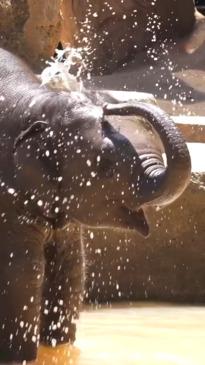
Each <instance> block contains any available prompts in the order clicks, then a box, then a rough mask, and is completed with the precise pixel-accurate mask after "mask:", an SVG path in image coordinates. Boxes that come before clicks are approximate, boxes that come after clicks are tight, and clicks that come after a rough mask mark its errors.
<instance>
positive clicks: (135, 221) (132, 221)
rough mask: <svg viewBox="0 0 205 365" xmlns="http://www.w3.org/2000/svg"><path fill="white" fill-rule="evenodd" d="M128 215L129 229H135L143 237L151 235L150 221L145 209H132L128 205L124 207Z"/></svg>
mask: <svg viewBox="0 0 205 365" xmlns="http://www.w3.org/2000/svg"><path fill="white" fill-rule="evenodd" d="M122 209H123V210H124V213H125V214H126V215H127V225H128V229H131V230H135V231H137V232H138V233H140V235H141V236H143V237H148V236H149V231H150V230H149V223H148V221H147V218H146V216H145V213H144V210H143V209H142V208H139V209H138V210H134V211H133V210H130V209H128V208H126V207H123V208H122Z"/></svg>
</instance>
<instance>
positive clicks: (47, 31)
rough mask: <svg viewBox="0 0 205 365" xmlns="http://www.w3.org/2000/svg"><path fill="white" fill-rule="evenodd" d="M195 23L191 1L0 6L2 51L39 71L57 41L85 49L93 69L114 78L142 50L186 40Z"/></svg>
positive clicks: (24, 1) (16, 0)
mask: <svg viewBox="0 0 205 365" xmlns="http://www.w3.org/2000/svg"><path fill="white" fill-rule="evenodd" d="M194 22H195V15H194V4H193V0H186V5H185V4H184V2H183V1H176V0H166V1H164V0H126V1H121V2H118V1H116V0H109V1H102V0H74V1H73V0H52V1H50V0H41V1H39V0H0V46H3V47H7V48H9V49H10V50H12V51H14V52H15V53H17V54H19V55H21V56H23V57H24V58H25V59H26V60H28V61H29V63H30V64H32V65H33V66H40V64H41V62H43V64H44V61H45V59H49V58H50V57H51V56H52V55H53V53H54V51H55V48H56V46H57V44H58V42H59V41H61V42H62V43H63V44H64V45H65V44H67V43H70V44H71V45H75V46H76V45H80V46H82V45H84V46H87V47H88V52H87V53H86V54H87V56H88V57H87V60H88V63H89V65H90V68H91V69H92V70H93V69H94V70H95V72H96V73H100V72H111V71H112V70H114V69H115V68H116V67H117V66H118V65H119V64H122V63H123V62H124V61H126V60H127V59H130V58H131V56H132V54H133V53H135V52H137V51H139V50H141V49H144V48H147V47H150V46H151V47H152V46H155V45H156V42H157V43H158V42H160V41H161V40H164V41H165V40H167V39H170V38H175V37H179V36H184V35H186V34H188V33H189V32H190V31H191V30H192V28H193V25H194Z"/></svg>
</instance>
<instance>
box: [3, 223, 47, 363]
mask: <svg viewBox="0 0 205 365" xmlns="http://www.w3.org/2000/svg"><path fill="white" fill-rule="evenodd" d="M46 235H47V229H46V228H43V227H40V226H37V225H34V224H20V222H19V221H17V220H16V219H14V218H13V217H12V218H11V219H9V218H7V220H4V221H3V219H2V216H1V221H0V364H5V363H7V364H8V363H12V364H13V363H22V362H23V361H26V362H29V361H32V360H34V359H35V358H36V354H37V347H38V343H39V338H40V333H39V332H40V331H39V319H40V305H41V293H42V283H43V276H44V250H43V243H44V240H45V239H46Z"/></svg>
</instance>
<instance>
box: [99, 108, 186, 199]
mask: <svg viewBox="0 0 205 365" xmlns="http://www.w3.org/2000/svg"><path fill="white" fill-rule="evenodd" d="M104 115H118V116H119V115H122V116H126V115H135V116H141V117H143V118H145V119H146V120H147V121H148V122H149V123H150V125H151V126H152V127H153V128H154V130H155V131H156V132H157V134H158V135H159V137H160V139H161V141H162V144H163V146H164V150H165V153H166V157H167V165H166V166H165V165H164V164H163V163H161V162H160V160H157V158H156V156H154V157H153V156H150V157H149V156H147V159H149V158H150V159H152V160H153V161H154V163H153V164H152V162H151V163H150V164H149V161H147V164H146V163H145V165H146V166H147V167H145V168H144V176H143V177H142V180H141V184H140V203H141V204H145V203H146V204H151V205H159V206H162V205H167V204H169V203H171V202H173V201H174V200H176V199H177V198H178V197H179V196H180V195H181V194H182V193H183V191H184V190H185V188H186V187H187V185H188V183H189V180H190V175H191V160H190V155H189V151H188V148H187V145H186V142H185V140H184V138H183V136H182V135H181V132H180V131H179V130H178V129H177V127H176V126H175V123H174V122H173V120H172V119H171V118H170V117H169V115H168V114H166V113H165V112H164V111H162V110H161V109H160V108H159V107H157V106H155V105H152V104H145V103H133V104H130V103H123V104H107V105H105V107H104Z"/></svg>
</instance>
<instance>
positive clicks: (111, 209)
mask: <svg viewBox="0 0 205 365" xmlns="http://www.w3.org/2000/svg"><path fill="white" fill-rule="evenodd" d="M0 85H1V92H0V111H1V112H0V127H1V129H0V130H1V133H0V180H1V181H0V185H1V192H0V203H1V204H0V213H1V214H0V235H1V243H0V261H1V262H0V275H1V282H0V362H2V363H4V362H12V361H16V362H21V361H23V360H27V361H31V360H33V359H35V357H36V350H37V347H38V344H39V342H40V343H44V344H46V345H51V344H52V343H53V342H52V341H53V340H54V341H55V342H56V343H57V344H60V343H65V342H73V341H74V339H75V326H74V324H73V323H72V320H73V318H75V317H76V316H77V312H78V307H79V304H80V301H81V296H82V291H83V282H84V264H83V262H84V256H83V247H82V244H81V242H80V233H79V231H78V229H77V228H72V227H75V226H74V225H72V223H74V224H76V223H77V224H82V225H90V226H102V227H103V226H104V227H105V226H106V227H107V226H111V227H117V228H120V229H132V230H135V231H137V232H139V233H140V234H142V235H144V236H147V235H148V233H149V226H148V223H147V220H146V218H145V215H144V213H143V207H144V206H146V205H166V204H168V203H171V202H172V201H174V200H175V199H176V198H177V197H178V196H179V195H180V194H181V193H182V192H183V191H184V189H185V188H186V186H187V184H188V182H189V178H190V157H189V153H188V150H187V147H186V144H185V142H184V140H183V138H182V136H181V134H180V133H179V131H178V130H177V129H176V127H175V126H174V124H173V122H172V121H171V120H170V118H169V116H168V115H166V114H165V113H164V112H162V111H161V110H160V109H159V108H157V107H155V106H153V105H145V104H132V105H130V104H107V105H104V106H103V107H102V104H104V101H105V100H107V101H108V100H111V101H112V102H116V100H112V97H110V96H109V95H108V94H107V95H103V93H100V92H87V95H83V94H80V93H68V92H55V91H50V90H49V89H47V88H46V87H41V86H40V84H39V81H38V79H37V78H36V77H35V75H34V74H33V73H32V72H31V71H30V69H29V68H28V67H27V66H26V65H25V64H24V63H23V62H22V61H21V60H19V59H18V58H16V57H15V56H13V55H12V54H10V53H8V52H7V51H4V50H1V51H0ZM109 115H140V116H143V117H145V118H146V119H147V120H148V121H149V122H150V123H151V125H152V126H153V127H154V129H155V130H156V132H157V133H158V134H159V136H160V138H161V141H162V143H163V145H164V149H165V152H166V154H167V164H168V167H167V168H166V167H165V166H164V164H163V160H162V157H161V154H160V153H159V149H158V147H157V146H154V145H153V146H152V147H151V148H149V146H148V144H147V143H146V140H145V141H143V140H139V141H136V143H134V145H133V144H132V143H131V142H130V141H129V140H128V139H127V138H126V137H125V136H124V135H123V134H121V133H120V132H119V131H118V130H117V129H115V128H114V127H113V126H112V125H111V124H110V123H109V121H108V119H107V118H108V116H109ZM137 146H139V150H138V149H137ZM139 151H140V152H141V153H139ZM68 238H69V240H68ZM54 308H57V309H54ZM16 318H17V319H18V320H16ZM22 323H23V324H22ZM26 324H27V325H26ZM11 334H12V336H11ZM25 334H26V335H25ZM34 338H35V341H34V340H33V339H34Z"/></svg>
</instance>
